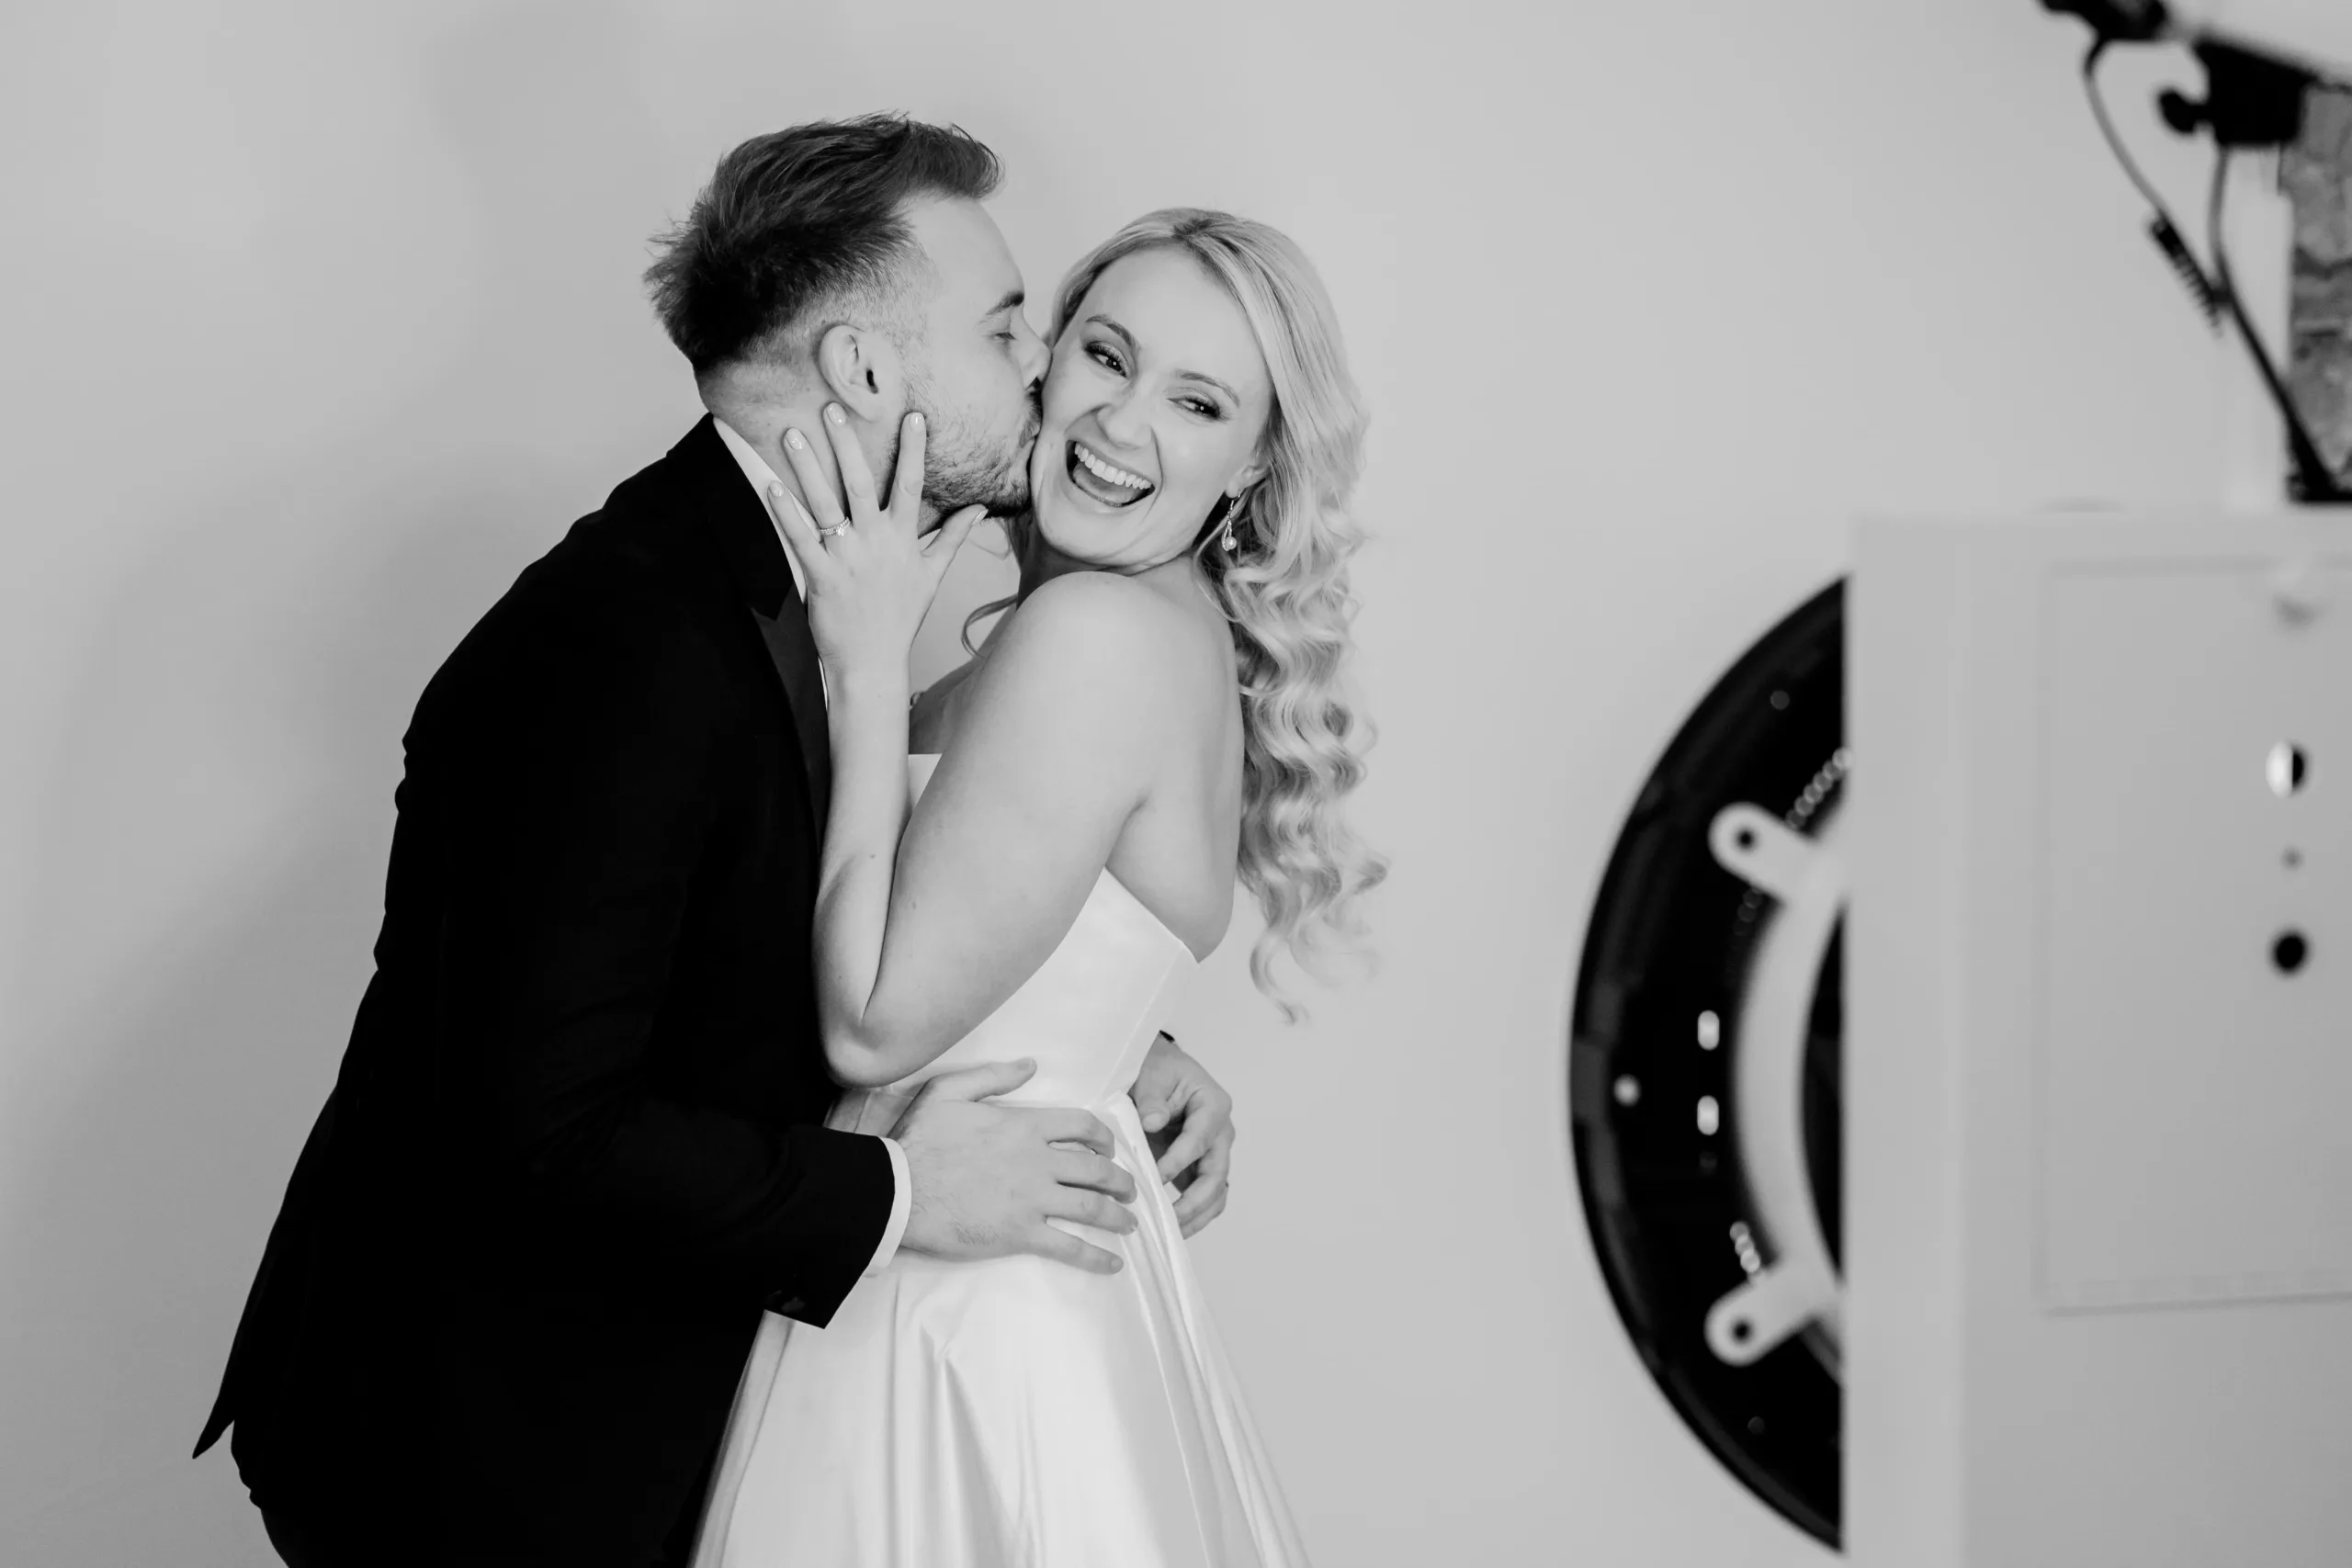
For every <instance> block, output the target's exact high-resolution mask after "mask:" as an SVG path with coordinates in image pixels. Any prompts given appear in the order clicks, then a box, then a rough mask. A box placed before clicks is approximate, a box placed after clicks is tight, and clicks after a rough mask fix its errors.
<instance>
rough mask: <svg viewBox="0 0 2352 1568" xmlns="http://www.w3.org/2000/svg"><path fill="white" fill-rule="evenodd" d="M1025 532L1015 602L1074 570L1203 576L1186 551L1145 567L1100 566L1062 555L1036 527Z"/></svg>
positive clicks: (1144, 575) (1156, 576)
mask: <svg viewBox="0 0 2352 1568" xmlns="http://www.w3.org/2000/svg"><path fill="white" fill-rule="evenodd" d="M1027 534H1028V538H1027V541H1026V544H1025V546H1024V547H1023V549H1022V552H1021V587H1020V589H1019V591H1018V592H1016V594H1015V595H1014V601H1013V602H1014V603H1015V604H1019V603H1020V602H1021V601H1023V600H1025V599H1027V598H1028V597H1029V595H1031V594H1032V593H1035V592H1037V590H1038V589H1040V588H1043V587H1044V586H1045V585H1046V583H1048V582H1051V581H1053V580H1054V579H1055V578H1057V577H1064V576H1067V575H1069V573H1071V572H1073V571H1116V572H1118V573H1119V574H1120V575H1121V576H1123V577H1134V578H1141V579H1146V580H1150V581H1158V580H1159V579H1162V578H1166V577H1169V576H1170V575H1174V576H1177V577H1182V578H1186V579H1191V578H1197V577H1201V576H1202V573H1201V569H1200V563H1199V562H1198V561H1196V560H1194V559H1193V557H1192V554H1191V552H1189V551H1187V552H1185V553H1184V554H1182V555H1177V556H1170V558H1168V559H1166V560H1164V561H1155V562H1154V563H1152V564H1151V565H1149V566H1146V567H1127V568H1120V567H1103V566H1097V565H1095V564H1094V563H1093V562H1091V561H1083V560H1080V559H1078V558H1075V557H1072V556H1066V555H1064V554H1062V553H1061V552H1060V551H1059V550H1057V549H1056V548H1054V547H1053V546H1051V545H1049V544H1047V543H1046V537H1045V536H1044V535H1043V534H1042V533H1040V532H1039V531H1038V530H1037V529H1036V528H1035V526H1032V527H1031V528H1029V529H1028V530H1027Z"/></svg>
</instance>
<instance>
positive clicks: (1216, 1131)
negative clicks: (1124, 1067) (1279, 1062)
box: [1132, 1034, 1234, 1236]
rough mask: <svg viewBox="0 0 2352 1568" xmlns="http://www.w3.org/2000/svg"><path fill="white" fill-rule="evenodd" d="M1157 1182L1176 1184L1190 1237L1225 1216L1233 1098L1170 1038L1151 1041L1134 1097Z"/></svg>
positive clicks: (1182, 1218) (1178, 1203)
mask: <svg viewBox="0 0 2352 1568" xmlns="http://www.w3.org/2000/svg"><path fill="white" fill-rule="evenodd" d="M1132 1098H1133V1099H1134V1100H1135V1102H1136V1113H1137V1114H1138V1115H1140V1116H1141V1117H1142V1118H1143V1126H1144V1134H1145V1136H1146V1137H1147V1138H1148V1140H1149V1142H1150V1144H1151V1152H1152V1154H1153V1155H1154V1156H1156V1157H1157V1159H1158V1163H1159V1179H1160V1180H1162V1181H1172V1182H1174V1183H1175V1184H1176V1190H1177V1193H1178V1197H1177V1199H1176V1221H1177V1224H1179V1225H1180V1226H1182V1229H1183V1232H1184V1234H1185V1235H1188V1236H1190V1235H1197V1234H1199V1232H1200V1231H1201V1229H1202V1227H1204V1226H1205V1225H1206V1224H1208V1223H1209V1222H1210V1221H1211V1220H1214V1219H1216V1217H1217V1216H1218V1215H1219V1214H1222V1213H1225V1201H1226V1197H1227V1193H1228V1192H1229V1191H1230V1190H1231V1187H1232V1172H1233V1135H1234V1134H1233V1097H1232V1096H1231V1095H1229V1094H1227V1093H1226V1091H1225V1088H1224V1086H1223V1085H1221V1084H1219V1083H1218V1082H1217V1081H1216V1079H1215V1078H1213V1077H1209V1074H1208V1069H1207V1068H1205V1067H1204V1066H1201V1065H1200V1064H1199V1063H1198V1062H1195V1061H1194V1060H1193V1058H1192V1057H1191V1056H1189V1055H1185V1054H1184V1052H1183V1050H1182V1047H1180V1046H1179V1045H1178V1044H1177V1043H1176V1042H1175V1041H1174V1040H1172V1039H1170V1038H1169V1037H1168V1036H1167V1035H1165V1034H1163V1035H1161V1036H1160V1037H1159V1039H1158V1040H1156V1041H1154V1042H1153V1043H1152V1047H1151V1054H1150V1055H1148V1056H1146V1057H1145V1058H1144V1064H1143V1071H1142V1072H1141V1073H1140V1074H1138V1075H1136V1086H1135V1089H1134V1090H1133V1093H1132Z"/></svg>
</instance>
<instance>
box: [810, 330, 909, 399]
mask: <svg viewBox="0 0 2352 1568" xmlns="http://www.w3.org/2000/svg"><path fill="white" fill-rule="evenodd" d="M817 378H818V379H819V380H820V381H822V382H823V383H824V384H825V390H826V391H827V392H828V393H829V394H831V397H832V400H834V401H835V402H837V403H839V404H841V405H842V407H843V408H845V409H847V410H848V411H849V412H850V416H851V417H852V418H854V419H862V420H866V421H869V422H871V423H888V422H890V421H893V420H895V419H896V418H897V417H898V410H899V408H901V407H903V406H904V404H905V398H904V396H903V395H902V394H903V391H904V389H903V387H902V386H901V385H900V383H901V381H902V380H903V375H902V372H901V368H900V366H899V350H898V345H897V344H893V343H892V342H891V341H890V340H889V339H888V337H886V336H884V335H883V334H882V333H878V332H876V331H875V330H874V329H872V328H871V327H859V326H853V325H851V324H850V323H849V322H847V321H837V322H835V323H834V324H833V325H831V326H830V327H827V328H826V329H825V331H824V333H823V335H822V336H820V337H819V338H818V339H817Z"/></svg>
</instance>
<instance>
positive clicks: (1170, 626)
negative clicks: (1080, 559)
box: [976, 571, 1222, 707]
mask: <svg viewBox="0 0 2352 1568" xmlns="http://www.w3.org/2000/svg"><path fill="white" fill-rule="evenodd" d="M1203 607H1204V608H1206V607H1207V606H1205V605H1204V606H1203ZM1221 636H1222V624H1221V623H1219V624H1216V625H1214V626H1212V625H1210V624H1208V623H1206V622H1205V621H1204V618H1203V616H1202V615H1200V614H1198V613H1196V612H1195V611H1193V609H1192V608H1191V607H1190V606H1188V605H1186V604H1183V603H1182V601H1181V600H1180V599H1179V598H1178V597H1177V596H1176V595H1174V594H1172V593H1170V592H1165V591H1164V590H1163V589H1162V588H1160V587H1159V586H1158V585H1155V584H1153V583H1149V582H1144V581H1136V580H1135V579H1133V578H1127V577H1122V576H1120V575H1118V574H1116V573H1114V572H1107V571H1072V572H1066V573H1064V574H1062V575H1061V576H1059V577H1056V578H1054V579H1052V580H1051V581H1046V582H1044V583H1041V584H1040V585H1039V586H1038V587H1037V588H1036V589H1035V590H1034V591H1033V592H1031V593H1030V594H1029V596H1028V597H1027V598H1026V599H1024V600H1023V601H1022V603H1021V605H1020V608H1019V609H1017V610H1015V611H1014V612H1013V613H1012V615H1011V616H1010V617H1009V618H1008V619H1007V621H1006V623H1005V625H1004V626H1002V627H1001V629H1000V630H999V631H998V633H997V636H996V637H994V638H991V639H990V641H991V645H992V646H990V647H989V650H988V657H987V658H986V659H985V660H982V661H981V670H980V673H979V680H978V682H976V683H978V684H990V685H995V686H997V687H998V688H999V690H1000V692H1001V694H1003V695H1004V696H1007V697H1014V696H1015V694H1016V693H1018V694H1023V695H1035V696H1038V697H1046V698H1048V699H1049V700H1052V701H1054V702H1057V703H1068V702H1072V701H1080V702H1084V701H1086V700H1087V699H1089V698H1091V699H1092V700H1093V701H1094V702H1099V703H1103V704H1105V705H1114V706H1118V707H1131V706H1133V705H1136V703H1137V702H1138V701H1141V700H1149V699H1159V700H1169V699H1176V698H1181V697H1182V696H1183V695H1185V694H1190V693H1198V694H1202V695H1204V696H1210V697H1214V696H1215V695H1216V668H1215V664H1214V662H1213V660H1211V659H1210V658H1209V657H1207V656H1209V655H1211V654H1214V653H1216V651H1217V650H1218V643H1217V639H1218V638H1219V637H1221ZM1016 700H1017V699H1016Z"/></svg>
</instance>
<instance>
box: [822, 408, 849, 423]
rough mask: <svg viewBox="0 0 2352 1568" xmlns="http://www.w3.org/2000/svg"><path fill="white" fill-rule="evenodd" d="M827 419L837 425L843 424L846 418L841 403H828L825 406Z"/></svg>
mask: <svg viewBox="0 0 2352 1568" xmlns="http://www.w3.org/2000/svg"><path fill="white" fill-rule="evenodd" d="M825 417H826V418H827V419H830V420H831V421H832V422H833V423H835V424H839V423H842V419H843V418H844V417H845V416H844V415H843V414H842V405H841V404H839V403H827V404H826V405H825Z"/></svg>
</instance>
